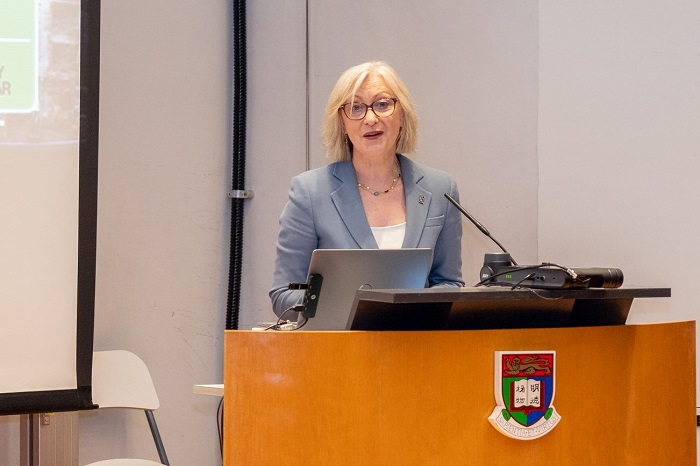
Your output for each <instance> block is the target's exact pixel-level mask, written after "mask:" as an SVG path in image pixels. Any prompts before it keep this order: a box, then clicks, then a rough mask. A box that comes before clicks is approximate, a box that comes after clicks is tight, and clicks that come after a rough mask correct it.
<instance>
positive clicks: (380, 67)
mask: <svg viewBox="0 0 700 466" xmlns="http://www.w3.org/2000/svg"><path fill="white" fill-rule="evenodd" d="M417 123H418V120H417V117H416V113H415V110H414V108H413V101H412V100H411V97H410V95H409V93H408V90H407V89H406V86H405V85H404V84H403V82H402V81H401V79H400V78H399V76H398V74H397V73H396V71H394V69H393V68H391V67H390V66H389V65H388V64H386V63H384V62H368V63H364V64H362V65H358V66H355V67H352V68H350V69H348V70H347V71H345V72H344V73H343V74H342V75H341V76H340V79H338V82H337V83H336V85H335V87H334V89H333V91H332V92H331V95H330V97H329V99H328V106H327V108H326V115H325V121H324V128H323V129H324V142H325V145H326V149H327V151H328V156H329V158H331V159H332V160H334V162H333V163H331V164H329V165H327V166H325V167H322V168H318V169H315V170H311V171H308V172H305V173H302V174H300V175H298V176H296V177H294V178H293V179H292V181H291V186H290V189H289V201H288V202H287V205H286V206H285V208H284V210H283V212H282V215H281V217H280V231H279V237H278V241H277V259H276V262H275V273H274V278H273V288H272V290H270V298H271V299H272V306H273V310H274V312H275V314H277V315H278V316H281V315H282V314H283V313H284V312H285V310H287V309H289V308H290V307H291V306H294V305H295V304H298V303H299V302H301V300H302V298H303V291H299V290H288V289H287V287H288V285H289V284H290V283H304V282H306V277H307V273H308V269H309V262H310V260H311V253H312V252H313V250H314V249H350V248H375V249H376V248H402V247H403V248H431V249H433V264H432V268H431V271H430V274H429V277H428V286H430V287H434V286H458V287H461V286H464V281H463V280H462V271H461V268H462V258H461V238H462V223H461V217H460V213H459V211H458V210H457V209H455V208H454V206H452V205H450V204H449V202H448V201H447V199H446V198H445V196H444V193H449V194H450V195H451V196H452V197H454V198H456V199H459V195H458V192H457V185H456V183H455V182H454V180H453V179H452V178H451V177H450V176H449V175H448V174H446V173H444V172H442V171H439V170H435V169H432V168H428V167H425V166H422V165H419V164H417V163H415V162H413V161H411V160H410V159H408V158H407V157H406V156H404V155H403V153H406V152H413V151H414V150H415V147H416V144H417V135H418V133H417V131H418V128H417Z"/></svg>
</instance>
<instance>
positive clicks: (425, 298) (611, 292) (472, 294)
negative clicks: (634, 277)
mask: <svg viewBox="0 0 700 466" xmlns="http://www.w3.org/2000/svg"><path fill="white" fill-rule="evenodd" d="M355 297H356V299H357V300H367V301H376V302H383V303H396V304H398V303H421V302H459V301H473V300H478V301H500V300H508V301H510V300H513V301H521V300H539V299H634V298H670V297H671V288H644V287H631V286H622V287H620V288H585V289H571V290H568V289H562V290H544V289H522V288H519V289H515V290H512V289H511V288H509V287H506V286H498V287H483V286H482V287H465V288H447V287H445V288H440V287H438V288H425V289H419V290H390V289H385V290H358V291H357V293H356V295H355Z"/></svg>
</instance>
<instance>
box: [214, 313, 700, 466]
mask: <svg viewBox="0 0 700 466" xmlns="http://www.w3.org/2000/svg"><path fill="white" fill-rule="evenodd" d="M546 350H553V351H556V379H555V380H556V387H555V395H554V400H553V405H554V406H555V407H556V411H557V412H558V414H559V415H560V416H561V420H560V422H559V423H558V424H557V425H556V427H554V428H553V429H552V430H551V431H550V432H548V433H547V434H546V435H544V436H542V437H540V438H537V439H533V440H515V439H512V438H509V437H507V436H505V435H503V434H502V433H500V432H499V431H497V430H496V428H494V427H493V426H492V425H491V424H490V423H489V421H488V417H489V415H490V414H491V413H492V411H493V410H494V408H495V406H496V401H495V397H494V352H496V351H546ZM224 386H225V389H224V392H225V402H224V419H225V420H224V425H225V430H224V464H225V465H268V464H269V465H282V464H283V465H324V466H326V465H334V466H335V465H401V466H404V465H417V466H418V465H421V466H423V465H440V466H442V465H467V464H474V465H489V464H494V465H500V464H556V465H620V464H634V465H639V464H651V465H666V464H673V465H693V466H695V465H696V462H697V458H696V412H695V405H696V404H695V322H678V323H664V324H646V325H617V326H596V327H578V328H536V329H492V330H447V331H338V332H320V331H315V332H304V331H296V332H255V331H227V332H226V335H225V367H224Z"/></svg>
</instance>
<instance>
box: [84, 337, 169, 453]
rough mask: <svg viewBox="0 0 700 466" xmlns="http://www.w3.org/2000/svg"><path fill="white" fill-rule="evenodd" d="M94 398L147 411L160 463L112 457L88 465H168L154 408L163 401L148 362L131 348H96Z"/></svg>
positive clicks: (109, 404) (110, 405) (103, 403)
mask: <svg viewBox="0 0 700 466" xmlns="http://www.w3.org/2000/svg"><path fill="white" fill-rule="evenodd" d="M92 401H93V402H94V403H95V404H96V405H98V406H99V407H100V409H102V408H127V409H140V410H143V411H144V412H145V413H146V418H147V419H148V425H149V426H150V428H151V434H152V435H153V441H154V442H155V444H156V449H157V450H158V456H159V457H160V461H161V462H160V463H158V462H155V461H150V460H141V459H109V460H104V461H98V462H96V463H90V464H89V465H86V466H98V465H99V466H155V465H169V464H170V463H168V456H167V455H166V454H165V448H164V447H163V441H162V440H161V437H160V432H158V426H157V425H156V420H155V417H154V416H153V411H154V410H156V409H158V407H159V406H160V402H159V401H158V394H157V393H156V389H155V386H154V385H153V379H151V373H150V372H149V371H148V368H147V367H146V364H145V363H144V362H143V361H142V360H141V358H139V357H138V356H136V355H135V354H134V353H130V352H129V351H123V350H116V351H96V352H95V353H93V360H92Z"/></svg>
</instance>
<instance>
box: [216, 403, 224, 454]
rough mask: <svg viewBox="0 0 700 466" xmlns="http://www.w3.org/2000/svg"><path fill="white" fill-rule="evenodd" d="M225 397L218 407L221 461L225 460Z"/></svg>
mask: <svg viewBox="0 0 700 466" xmlns="http://www.w3.org/2000/svg"><path fill="white" fill-rule="evenodd" d="M223 407H224V397H221V400H220V401H219V407H218V408H217V409H216V429H217V430H218V432H219V451H220V453H221V461H223V460H224V410H223Z"/></svg>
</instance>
